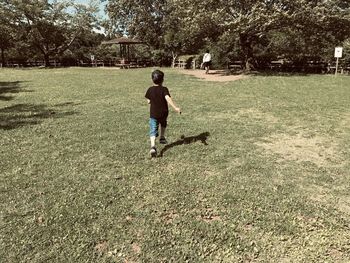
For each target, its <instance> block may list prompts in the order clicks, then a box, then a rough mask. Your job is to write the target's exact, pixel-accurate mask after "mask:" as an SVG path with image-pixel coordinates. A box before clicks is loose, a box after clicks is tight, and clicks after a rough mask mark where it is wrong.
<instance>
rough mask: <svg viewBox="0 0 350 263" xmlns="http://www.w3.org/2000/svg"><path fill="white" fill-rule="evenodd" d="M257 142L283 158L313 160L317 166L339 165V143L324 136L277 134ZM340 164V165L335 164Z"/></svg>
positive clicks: (303, 160)
mask: <svg viewBox="0 0 350 263" xmlns="http://www.w3.org/2000/svg"><path fill="white" fill-rule="evenodd" d="M265 141H266V142H258V143H256V144H257V145H258V146H260V147H262V148H264V149H265V151H266V152H267V153H272V154H279V155H280V156H281V159H282V160H291V161H296V162H312V163H314V164H316V165H317V166H320V167H321V166H339V161H340V160H341V158H340V156H339V155H338V153H337V144H336V143H334V142H333V141H331V140H329V139H328V138H325V137H322V136H314V137H308V136H304V135H303V134H297V135H293V136H291V135H288V134H276V135H273V136H271V137H268V138H265ZM335 163H336V164H338V165H335Z"/></svg>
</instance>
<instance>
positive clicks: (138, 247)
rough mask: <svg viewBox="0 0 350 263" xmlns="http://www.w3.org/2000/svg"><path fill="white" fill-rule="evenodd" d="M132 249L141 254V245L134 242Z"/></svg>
mask: <svg viewBox="0 0 350 263" xmlns="http://www.w3.org/2000/svg"><path fill="white" fill-rule="evenodd" d="M131 249H132V251H134V253H135V254H138V255H139V254H141V247H140V246H139V245H138V244H136V243H133V244H132V245H131Z"/></svg>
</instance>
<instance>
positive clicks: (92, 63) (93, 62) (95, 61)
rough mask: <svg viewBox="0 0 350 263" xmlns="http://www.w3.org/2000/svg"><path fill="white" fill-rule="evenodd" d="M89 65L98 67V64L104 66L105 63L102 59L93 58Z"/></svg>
mask: <svg viewBox="0 0 350 263" xmlns="http://www.w3.org/2000/svg"><path fill="white" fill-rule="evenodd" d="M91 66H92V67H98V66H102V67H104V66H105V63H104V61H103V60H93V61H92V62H91Z"/></svg>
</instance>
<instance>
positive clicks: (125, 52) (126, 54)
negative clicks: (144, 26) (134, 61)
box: [102, 37, 144, 60]
mask: <svg viewBox="0 0 350 263" xmlns="http://www.w3.org/2000/svg"><path fill="white" fill-rule="evenodd" d="M143 43H144V42H142V41H140V40H137V39H131V38H127V37H119V38H115V39H111V40H108V41H103V42H102V44H103V45H114V44H116V45H118V44H119V47H120V49H119V53H120V54H119V55H120V58H121V59H124V60H130V45H136V44H143Z"/></svg>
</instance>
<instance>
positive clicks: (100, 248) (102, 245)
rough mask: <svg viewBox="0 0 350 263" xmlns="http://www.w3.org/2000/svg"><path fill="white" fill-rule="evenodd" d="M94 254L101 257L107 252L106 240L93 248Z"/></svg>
mask: <svg viewBox="0 0 350 263" xmlns="http://www.w3.org/2000/svg"><path fill="white" fill-rule="evenodd" d="M94 250H95V253H97V254H99V255H101V254H103V253H105V252H107V250H108V242H107V241H106V240H103V241H100V242H99V243H97V244H96V245H95V247H94Z"/></svg>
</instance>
